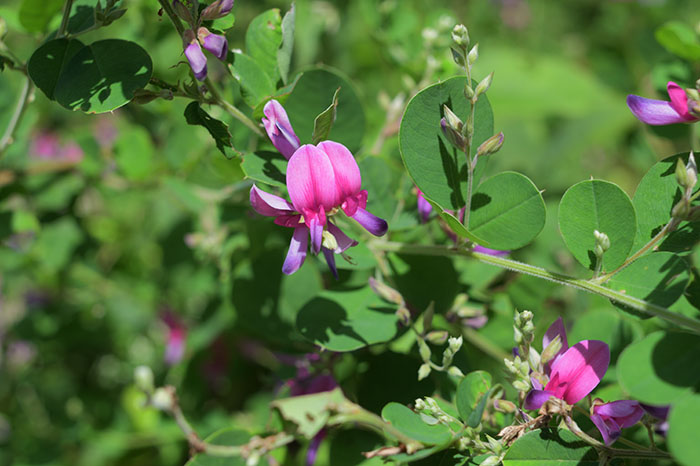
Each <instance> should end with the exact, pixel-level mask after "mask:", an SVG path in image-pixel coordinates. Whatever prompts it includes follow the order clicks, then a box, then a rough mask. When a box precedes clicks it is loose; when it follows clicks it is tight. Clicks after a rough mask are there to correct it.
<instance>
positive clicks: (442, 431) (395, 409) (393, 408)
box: [382, 402, 452, 445]
mask: <svg viewBox="0 0 700 466" xmlns="http://www.w3.org/2000/svg"><path fill="white" fill-rule="evenodd" d="M382 417H383V418H384V420H385V421H386V422H388V423H390V424H391V425H393V426H394V427H396V429H398V430H399V431H400V432H401V433H402V434H404V435H407V436H409V437H411V438H412V439H415V440H417V441H419V442H421V443H424V444H426V445H441V444H444V443H447V442H449V441H450V440H451V439H452V433H451V432H450V429H449V427H447V426H446V425H445V424H433V425H429V424H426V423H425V422H423V420H422V419H421V417H420V415H419V414H417V413H414V412H413V411H411V410H410V409H409V408H407V407H406V406H404V405H402V404H399V403H394V402H391V403H389V404H387V405H386V406H384V409H382Z"/></svg>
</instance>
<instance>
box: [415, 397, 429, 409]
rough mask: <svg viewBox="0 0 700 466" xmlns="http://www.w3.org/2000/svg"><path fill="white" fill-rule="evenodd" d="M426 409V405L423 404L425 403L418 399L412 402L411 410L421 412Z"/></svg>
mask: <svg viewBox="0 0 700 466" xmlns="http://www.w3.org/2000/svg"><path fill="white" fill-rule="evenodd" d="M426 407H427V406H426V404H425V401H423V400H422V399H420V398H416V401H414V402H413V408H414V409H415V410H416V411H422V410H424V409H425V408H426Z"/></svg>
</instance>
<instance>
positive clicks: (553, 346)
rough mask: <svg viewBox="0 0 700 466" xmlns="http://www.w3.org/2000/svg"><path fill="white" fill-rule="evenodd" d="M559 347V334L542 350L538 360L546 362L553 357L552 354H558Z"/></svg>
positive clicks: (560, 345)
mask: <svg viewBox="0 0 700 466" xmlns="http://www.w3.org/2000/svg"><path fill="white" fill-rule="evenodd" d="M561 347H562V344H561V335H557V336H556V337H554V339H553V340H552V341H550V342H549V344H548V345H547V347H546V348H545V349H544V350H543V351H542V355H541V356H540V361H542V364H547V363H548V362H549V361H551V360H552V359H554V356H556V355H557V354H559V351H561Z"/></svg>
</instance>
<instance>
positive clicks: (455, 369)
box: [447, 366, 464, 378]
mask: <svg viewBox="0 0 700 466" xmlns="http://www.w3.org/2000/svg"><path fill="white" fill-rule="evenodd" d="M447 373H448V374H450V375H451V376H452V377H460V378H461V377H464V374H463V373H462V371H461V370H459V367H457V366H450V368H449V369H447Z"/></svg>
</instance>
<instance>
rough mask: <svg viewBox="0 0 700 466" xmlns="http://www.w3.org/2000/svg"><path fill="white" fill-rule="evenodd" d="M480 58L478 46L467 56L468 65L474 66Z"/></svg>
mask: <svg viewBox="0 0 700 466" xmlns="http://www.w3.org/2000/svg"><path fill="white" fill-rule="evenodd" d="M478 58H479V44H476V45H475V46H474V47H472V49H471V50H470V51H469V53H468V54H467V65H469V66H472V65H473V64H474V63H475V62H476V60H477V59H478Z"/></svg>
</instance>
